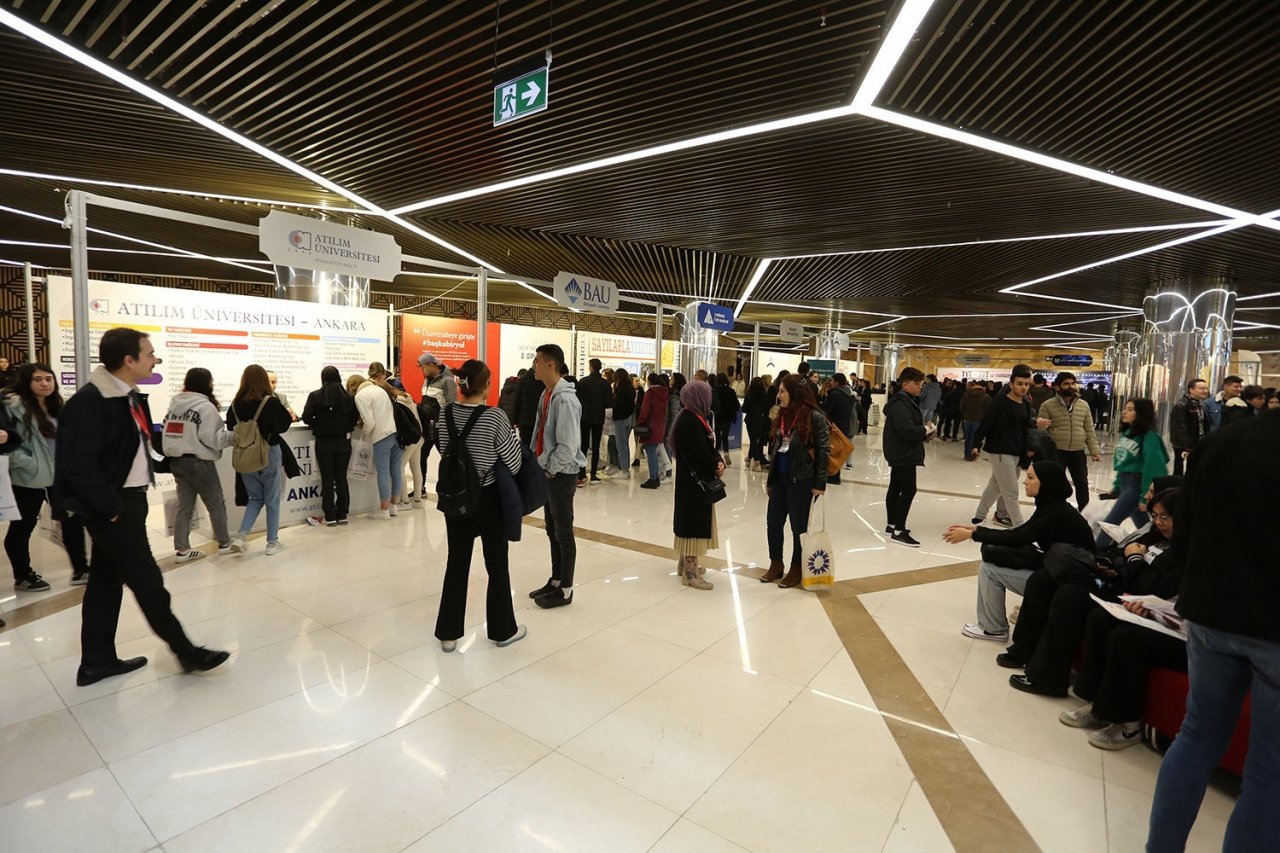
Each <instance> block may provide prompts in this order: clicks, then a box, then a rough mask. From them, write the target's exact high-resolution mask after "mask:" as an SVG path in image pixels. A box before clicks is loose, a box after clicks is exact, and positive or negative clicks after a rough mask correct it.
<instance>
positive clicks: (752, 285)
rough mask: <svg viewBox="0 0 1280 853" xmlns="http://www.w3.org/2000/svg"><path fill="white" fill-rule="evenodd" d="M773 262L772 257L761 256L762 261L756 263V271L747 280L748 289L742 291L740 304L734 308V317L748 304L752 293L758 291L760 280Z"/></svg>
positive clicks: (739, 299)
mask: <svg viewBox="0 0 1280 853" xmlns="http://www.w3.org/2000/svg"><path fill="white" fill-rule="evenodd" d="M772 263H773V259H772V258H761V259H760V263H758V264H756V271H755V272H753V273H752V274H751V280H750V281H748V282H747V287H746V289H745V290H743V291H742V296H740V297H739V298H738V304H737V306H736V307H735V308H734V309H733V319H735V320H736V319H738V315H739V314H741V313H742V306H744V305H746V304H747V300H748V299H750V298H751V294H753V293H755V292H756V287H757V285H759V284H760V280H761V279H762V278H764V274H765V272H766V271H767V270H768V269H769V265H770V264H772Z"/></svg>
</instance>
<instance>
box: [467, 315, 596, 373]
mask: <svg viewBox="0 0 1280 853" xmlns="http://www.w3.org/2000/svg"><path fill="white" fill-rule="evenodd" d="M499 334H500V341H499V347H498V367H499V368H500V370H494V377H493V379H494V381H495V382H497V383H498V384H499V385H501V383H502V382H505V381H506V379H507V377H510V376H515V375H516V373H518V372H519V371H520V370H521V369H532V368H533V354H534V351H535V350H537V348H538V347H540V346H542V345H543V344H557V345H558V346H559V347H560V349H562V350H564V357H565V360H566V361H567V362H568V363H569V369H570V370H573V369H574V367H575V364H574V360H573V332H571V331H569V330H568V329H543V328H541V327H539V326H509V325H507V324H505V323H504V324H503V325H502V327H501V328H500V330H499ZM489 367H490V369H493V365H490V366H489ZM584 375H585V374H584V373H581V372H579V373H575V374H574V376H584Z"/></svg>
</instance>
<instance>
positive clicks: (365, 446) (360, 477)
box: [347, 438, 373, 482]
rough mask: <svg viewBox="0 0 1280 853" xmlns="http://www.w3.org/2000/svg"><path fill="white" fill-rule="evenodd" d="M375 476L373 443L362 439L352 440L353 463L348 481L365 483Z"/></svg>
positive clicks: (349, 464) (348, 472)
mask: <svg viewBox="0 0 1280 853" xmlns="http://www.w3.org/2000/svg"><path fill="white" fill-rule="evenodd" d="M372 476H373V443H372V442H369V441H365V440H364V439H362V438H352V439H351V462H350V463H348V465H347V479H348V480H355V481H357V482H363V481H364V480H367V479H369V478H370V477H372Z"/></svg>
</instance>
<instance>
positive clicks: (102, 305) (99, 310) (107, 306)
mask: <svg viewBox="0 0 1280 853" xmlns="http://www.w3.org/2000/svg"><path fill="white" fill-rule="evenodd" d="M89 310H90V311H92V312H93V313H94V314H110V313H111V300H110V299H91V300H89Z"/></svg>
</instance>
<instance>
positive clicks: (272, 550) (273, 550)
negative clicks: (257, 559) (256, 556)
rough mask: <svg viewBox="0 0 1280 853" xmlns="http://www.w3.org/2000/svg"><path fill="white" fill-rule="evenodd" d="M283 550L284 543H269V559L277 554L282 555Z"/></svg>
mask: <svg viewBox="0 0 1280 853" xmlns="http://www.w3.org/2000/svg"><path fill="white" fill-rule="evenodd" d="M283 550H284V543H283V542H268V543H267V556H268V557H274V556H275V555H276V554H279V553H280V552H281V551H283Z"/></svg>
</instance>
